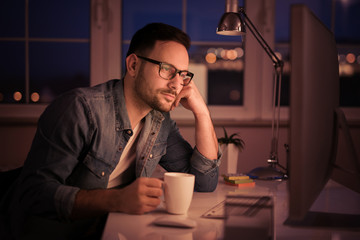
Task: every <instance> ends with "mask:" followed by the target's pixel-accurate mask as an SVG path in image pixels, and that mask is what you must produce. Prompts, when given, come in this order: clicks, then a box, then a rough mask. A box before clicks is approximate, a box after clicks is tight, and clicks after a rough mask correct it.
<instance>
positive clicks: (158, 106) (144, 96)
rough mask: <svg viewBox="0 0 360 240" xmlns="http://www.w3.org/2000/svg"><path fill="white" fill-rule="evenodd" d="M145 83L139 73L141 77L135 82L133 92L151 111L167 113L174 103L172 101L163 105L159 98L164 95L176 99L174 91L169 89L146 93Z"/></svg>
mask: <svg viewBox="0 0 360 240" xmlns="http://www.w3.org/2000/svg"><path fill="white" fill-rule="evenodd" d="M145 83H146V81H145V79H144V77H143V72H141V75H140V76H139V77H138V78H137V79H136V80H135V92H136V94H137V95H138V97H139V98H140V99H141V100H142V101H143V102H144V103H146V104H147V105H148V106H150V107H151V108H152V109H155V110H157V111H160V112H169V111H170V110H171V107H172V105H173V103H174V101H168V100H167V99H165V101H167V102H168V103H169V104H166V103H163V102H162V101H161V99H160V98H162V95H163V94H164V93H165V94H172V95H174V97H176V95H177V93H176V92H175V91H172V90H171V89H168V88H166V89H164V88H161V89H156V90H155V91H148V86H146V84H145Z"/></svg>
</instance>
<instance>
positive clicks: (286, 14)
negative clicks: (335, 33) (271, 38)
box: [275, 0, 332, 43]
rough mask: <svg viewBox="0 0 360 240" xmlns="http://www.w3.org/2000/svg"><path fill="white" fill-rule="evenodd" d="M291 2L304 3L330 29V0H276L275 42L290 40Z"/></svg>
mask: <svg viewBox="0 0 360 240" xmlns="http://www.w3.org/2000/svg"><path fill="white" fill-rule="evenodd" d="M293 4H305V5H307V6H308V7H309V8H310V9H311V11H313V12H314V13H315V14H316V16H318V18H319V19H320V20H321V21H322V22H323V23H324V24H325V25H326V26H327V27H328V28H329V29H331V12H332V10H331V9H332V5H331V4H332V1H329V0H316V1H314V0H276V9H275V40H276V42H277V43H280V42H289V41H290V9H291V5H293Z"/></svg>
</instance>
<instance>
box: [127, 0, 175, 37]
mask: <svg viewBox="0 0 360 240" xmlns="http://www.w3.org/2000/svg"><path fill="white" fill-rule="evenodd" d="M122 13H123V29H122V30H123V39H126V40H130V39H131V38H132V36H133V35H134V33H135V32H136V31H137V30H139V29H140V28H142V27H144V26H145V25H146V24H148V23H151V22H162V23H166V24H169V25H172V26H175V27H178V28H180V29H181V22H182V20H181V19H182V0H172V1H168V0H151V1H149V0H136V1H123V11H122Z"/></svg>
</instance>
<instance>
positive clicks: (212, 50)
mask: <svg viewBox="0 0 360 240" xmlns="http://www.w3.org/2000/svg"><path fill="white" fill-rule="evenodd" d="M220 45H221V44H220ZM189 54H190V61H191V62H192V63H197V64H201V65H204V66H205V68H206V69H207V74H206V75H207V79H205V80H202V79H198V78H197V76H196V75H195V76H194V81H195V83H196V82H197V81H206V80H207V84H206V86H207V103H208V104H209V105H243V101H244V80H243V69H244V51H243V49H242V48H241V47H238V46H237V44H235V45H234V46H227V47H214V46H211V45H207V46H206V45H202V46H196V45H194V46H192V47H191V48H190V51H189ZM201 85H203V84H201Z"/></svg>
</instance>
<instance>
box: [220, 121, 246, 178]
mask: <svg viewBox="0 0 360 240" xmlns="http://www.w3.org/2000/svg"><path fill="white" fill-rule="evenodd" d="M223 129H224V137H221V138H218V142H219V144H220V147H221V150H222V153H223V156H222V158H221V165H220V175H223V174H227V173H236V172H237V162H238V157H239V152H241V151H242V150H243V149H244V146H245V142H244V140H242V139H241V138H240V136H239V134H238V133H234V134H231V135H230V136H229V135H228V134H227V132H226V129H225V128H224V127H223Z"/></svg>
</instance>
